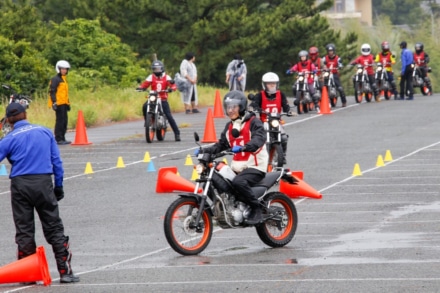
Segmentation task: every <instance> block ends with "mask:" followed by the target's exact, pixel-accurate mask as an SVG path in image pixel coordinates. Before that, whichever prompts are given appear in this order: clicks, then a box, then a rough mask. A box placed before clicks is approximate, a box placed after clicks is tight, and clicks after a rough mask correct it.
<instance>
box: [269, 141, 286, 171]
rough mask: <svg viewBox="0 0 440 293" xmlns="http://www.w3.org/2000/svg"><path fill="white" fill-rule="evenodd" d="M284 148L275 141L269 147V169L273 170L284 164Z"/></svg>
mask: <svg viewBox="0 0 440 293" xmlns="http://www.w3.org/2000/svg"><path fill="white" fill-rule="evenodd" d="M283 158H284V154H283V148H282V147H281V145H280V144H279V143H274V144H272V145H271V146H270V147H269V164H268V165H267V171H268V172H272V170H273V169H274V168H275V167H282V166H283Z"/></svg>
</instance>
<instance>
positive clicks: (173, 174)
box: [156, 167, 202, 193]
mask: <svg viewBox="0 0 440 293" xmlns="http://www.w3.org/2000/svg"><path fill="white" fill-rule="evenodd" d="M195 188H196V185H195V184H194V183H192V182H191V181H189V180H186V179H185V178H182V177H180V176H177V167H163V168H160V169H159V172H158V174H157V184H156V192H157V193H167V192H173V191H184V192H194V190H195ZM199 192H202V189H201V188H200V189H199Z"/></svg>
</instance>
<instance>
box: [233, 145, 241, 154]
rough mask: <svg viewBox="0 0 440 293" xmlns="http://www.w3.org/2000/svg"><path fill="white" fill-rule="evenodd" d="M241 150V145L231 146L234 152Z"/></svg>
mask: <svg viewBox="0 0 440 293" xmlns="http://www.w3.org/2000/svg"><path fill="white" fill-rule="evenodd" d="M242 150H243V147H241V146H238V145H236V146H234V147H232V152H233V153H234V154H236V153H239V152H241V151H242Z"/></svg>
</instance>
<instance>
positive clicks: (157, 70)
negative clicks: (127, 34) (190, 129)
mask: <svg viewBox="0 0 440 293" xmlns="http://www.w3.org/2000/svg"><path fill="white" fill-rule="evenodd" d="M151 69H152V70H153V74H150V75H149V76H148V77H147V78H146V79H145V81H144V82H143V83H142V84H141V85H140V86H139V87H138V88H137V90H145V89H147V88H149V87H150V86H151V89H152V90H153V91H157V92H158V95H159V97H160V98H161V100H162V110H163V113H164V114H165V116H166V117H167V120H168V122H169V123H170V126H171V128H172V129H173V132H174V138H175V140H176V141H180V130H179V127H178V126H177V123H176V121H175V120H174V118H173V115H172V114H171V109H170V105H169V104H168V101H167V99H168V93H169V92H172V91H175V90H176V89H177V87H176V85H175V83H174V80H173V79H171V77H170V76H169V75H168V74H166V73H165V67H164V65H163V63H162V62H161V61H154V62H153V63H152V64H151ZM146 111H147V102H145V103H144V105H143V107H142V113H143V115H144V120H145V118H146V114H147V113H146Z"/></svg>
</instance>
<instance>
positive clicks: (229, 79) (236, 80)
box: [226, 54, 247, 92]
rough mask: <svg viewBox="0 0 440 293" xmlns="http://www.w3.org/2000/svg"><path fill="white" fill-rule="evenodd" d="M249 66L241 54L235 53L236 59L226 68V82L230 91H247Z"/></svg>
mask: <svg viewBox="0 0 440 293" xmlns="http://www.w3.org/2000/svg"><path fill="white" fill-rule="evenodd" d="M246 75H247V68H246V64H245V63H244V60H243V59H242V58H241V55H240V54H235V55H234V60H232V61H231V62H229V64H228V67H227V68H226V83H227V84H228V85H229V90H230V91H235V90H237V91H242V92H244V91H245V88H246Z"/></svg>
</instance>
